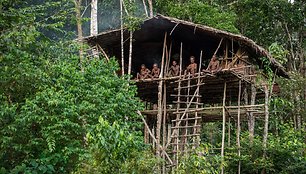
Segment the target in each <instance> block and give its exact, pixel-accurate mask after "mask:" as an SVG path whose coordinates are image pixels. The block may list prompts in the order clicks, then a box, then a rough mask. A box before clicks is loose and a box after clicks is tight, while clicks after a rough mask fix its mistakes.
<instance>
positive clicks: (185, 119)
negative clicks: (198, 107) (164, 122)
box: [171, 117, 202, 122]
mask: <svg viewBox="0 0 306 174" xmlns="http://www.w3.org/2000/svg"><path fill="white" fill-rule="evenodd" d="M201 118H202V117H193V118H184V119H175V120H171V121H172V122H176V121H187V120H198V119H201Z"/></svg>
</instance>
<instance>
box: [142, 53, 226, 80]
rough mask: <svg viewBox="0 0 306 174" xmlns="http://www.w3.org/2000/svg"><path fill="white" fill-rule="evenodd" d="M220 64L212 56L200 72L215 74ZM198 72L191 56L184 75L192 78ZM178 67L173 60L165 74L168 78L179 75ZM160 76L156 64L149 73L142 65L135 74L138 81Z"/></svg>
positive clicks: (215, 57) (214, 56)
mask: <svg viewBox="0 0 306 174" xmlns="http://www.w3.org/2000/svg"><path fill="white" fill-rule="evenodd" d="M220 70H221V68H220V63H219V60H218V59H217V56H216V55H213V57H212V58H211V60H210V62H209V65H208V67H207V68H206V69H203V70H202V72H205V73H216V72H218V71H220ZM197 71H198V65H197V63H196V62H195V57H194V56H191V57H190V64H189V65H188V66H187V68H186V70H185V72H184V74H185V75H187V74H191V75H192V76H194V75H195V73H197ZM179 73H180V66H179V65H178V64H177V62H176V61H175V60H173V61H172V65H171V67H170V69H169V71H168V73H167V76H168V77H175V76H178V75H180V74H179ZM159 75H160V68H159V67H158V65H157V63H154V64H153V68H152V71H150V70H149V69H148V68H147V67H146V65H144V64H142V65H141V69H140V72H139V73H137V79H138V80H143V79H148V78H152V79H154V78H159Z"/></svg>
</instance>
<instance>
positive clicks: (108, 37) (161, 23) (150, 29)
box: [84, 15, 289, 78]
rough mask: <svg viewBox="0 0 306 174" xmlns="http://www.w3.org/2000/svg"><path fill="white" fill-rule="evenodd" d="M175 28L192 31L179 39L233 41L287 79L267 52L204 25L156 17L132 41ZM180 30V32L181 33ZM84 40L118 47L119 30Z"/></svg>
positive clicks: (151, 38)
mask: <svg viewBox="0 0 306 174" xmlns="http://www.w3.org/2000/svg"><path fill="white" fill-rule="evenodd" d="M176 27H177V28H179V27H180V28H181V29H182V30H183V31H193V32H192V33H191V32H188V33H180V37H191V34H192V35H194V34H195V33H197V34H198V33H201V34H204V35H206V36H209V37H211V39H214V40H215V42H219V40H218V39H219V38H220V39H221V38H227V39H228V40H233V41H234V42H236V43H239V45H242V46H244V47H246V48H248V49H249V50H251V51H252V52H253V54H256V57H255V58H256V59H257V62H261V63H262V61H261V60H260V59H259V58H260V57H267V58H268V59H269V60H270V62H271V64H270V66H271V68H272V70H273V71H276V70H277V74H278V75H280V76H283V77H287V78H288V77H289V75H288V73H287V72H286V71H285V69H284V67H283V66H282V65H281V64H280V63H279V62H277V61H276V60H275V59H274V58H273V57H272V56H271V55H270V54H269V52H268V51H267V50H265V49H264V48H263V47H261V46H259V45H257V44H256V43H255V42H254V41H253V40H251V39H249V38H247V37H245V36H242V35H239V34H233V33H230V32H226V31H222V30H218V29H215V28H212V27H208V26H204V25H199V24H194V23H192V22H188V21H183V20H179V19H176V18H171V17H167V16H163V15H157V16H155V17H153V18H150V19H147V20H145V21H144V23H143V24H142V25H141V27H140V30H138V31H135V33H134V36H135V38H134V39H135V40H136V41H140V42H141V41H145V40H154V39H157V38H159V35H161V36H162V35H163V34H164V32H165V31H169V32H168V33H171V32H174V31H175V30H176ZM182 30H180V31H181V32H183V31H182ZM124 35H125V38H128V32H127V31H125V33H124ZM192 37H195V36H192ZM160 38H163V37H160ZM84 40H85V41H87V42H88V43H90V44H92V43H99V44H100V45H101V46H102V47H103V48H107V47H110V46H113V47H115V46H117V47H118V46H120V29H116V30H111V31H107V32H102V33H100V34H99V35H97V36H90V37H86V38H84ZM118 44H119V45H118Z"/></svg>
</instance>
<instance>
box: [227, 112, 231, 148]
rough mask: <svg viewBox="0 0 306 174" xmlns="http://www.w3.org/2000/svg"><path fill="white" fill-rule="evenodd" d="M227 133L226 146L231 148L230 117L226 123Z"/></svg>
mask: <svg viewBox="0 0 306 174" xmlns="http://www.w3.org/2000/svg"><path fill="white" fill-rule="evenodd" d="M227 133H228V138H227V146H228V147H230V146H231V117H230V116H229V117H228V122H227Z"/></svg>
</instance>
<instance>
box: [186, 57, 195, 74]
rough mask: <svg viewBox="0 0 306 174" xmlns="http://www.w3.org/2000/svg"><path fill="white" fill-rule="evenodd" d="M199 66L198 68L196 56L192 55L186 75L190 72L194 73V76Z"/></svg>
mask: <svg viewBox="0 0 306 174" xmlns="http://www.w3.org/2000/svg"><path fill="white" fill-rule="evenodd" d="M197 68H198V65H197V63H195V57H194V56H191V57H190V64H189V65H188V66H187V68H186V70H185V75H186V74H189V73H190V74H192V76H194V75H195V73H196V72H197Z"/></svg>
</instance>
